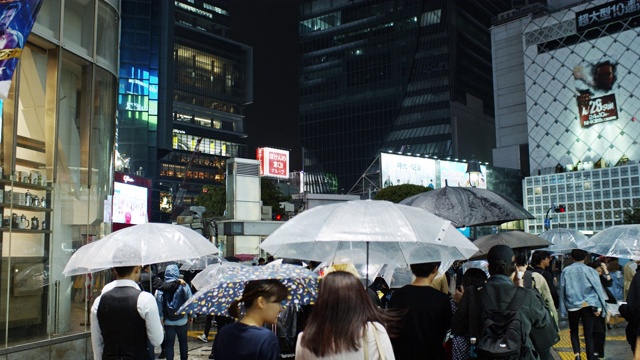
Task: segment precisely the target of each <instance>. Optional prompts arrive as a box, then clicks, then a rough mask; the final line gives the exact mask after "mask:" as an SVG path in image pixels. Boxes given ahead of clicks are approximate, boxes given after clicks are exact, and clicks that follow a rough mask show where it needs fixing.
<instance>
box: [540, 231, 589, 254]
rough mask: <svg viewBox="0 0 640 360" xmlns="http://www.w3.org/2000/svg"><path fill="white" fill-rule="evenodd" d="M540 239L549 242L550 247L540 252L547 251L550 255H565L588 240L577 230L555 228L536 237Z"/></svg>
mask: <svg viewBox="0 0 640 360" xmlns="http://www.w3.org/2000/svg"><path fill="white" fill-rule="evenodd" d="M538 236H540V237H541V238H543V239H545V240H547V241H549V242H551V246H549V247H548V248H544V249H541V250H547V251H550V252H552V253H558V254H559V253H567V252H570V251H571V250H573V249H578V248H579V245H578V244H579V243H582V242H585V241H586V240H588V239H589V238H588V237H587V236H586V235H584V234H583V233H581V232H580V231H578V230H573V229H563V228H555V229H550V230H547V231H545V232H543V233H542V234H540V235H538Z"/></svg>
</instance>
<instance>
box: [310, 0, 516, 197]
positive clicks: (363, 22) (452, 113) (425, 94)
mask: <svg viewBox="0 0 640 360" xmlns="http://www.w3.org/2000/svg"><path fill="white" fill-rule="evenodd" d="M510 6H511V5H510V2H509V1H444V0H439V1H420V0H415V1H414V0H407V1H383V0H377V1H346V0H345V1H333V2H327V1H319V0H318V1H311V0H310V1H303V2H302V3H301V5H300V14H301V18H300V51H301V60H300V63H301V65H300V66H301V72H300V110H299V111H300V127H301V143H302V146H303V148H304V154H303V157H304V170H305V172H306V173H307V175H308V177H309V179H310V181H311V182H313V183H314V187H313V188H310V189H309V190H311V191H313V192H340V193H341V192H347V191H349V189H350V188H351V187H352V186H353V185H354V183H356V182H357V181H358V179H359V178H360V176H361V175H362V174H363V173H365V171H367V169H368V168H369V166H370V165H371V164H372V163H374V162H375V160H376V158H377V157H378V155H379V154H380V152H391V153H396V154H397V153H400V154H412V155H418V154H419V155H421V156H424V155H428V156H431V157H438V158H445V159H446V158H450V159H455V158H459V159H470V158H471V157H472V156H473V155H475V156H476V158H478V159H479V160H482V161H488V160H489V159H490V156H491V149H492V148H493V147H494V146H495V145H494V143H495V131H494V123H493V90H492V89H493V84H492V75H491V49H490V36H489V30H488V29H489V26H490V25H491V19H492V18H493V17H494V16H496V15H497V14H499V13H501V12H504V11H506V10H508V9H509V8H510ZM371 170H373V171H375V168H372V169H371ZM314 177H315V180H311V179H312V178H314Z"/></svg>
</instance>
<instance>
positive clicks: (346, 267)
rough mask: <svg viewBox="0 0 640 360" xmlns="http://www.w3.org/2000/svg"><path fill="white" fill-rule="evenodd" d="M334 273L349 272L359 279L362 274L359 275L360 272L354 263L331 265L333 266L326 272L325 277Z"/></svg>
mask: <svg viewBox="0 0 640 360" xmlns="http://www.w3.org/2000/svg"><path fill="white" fill-rule="evenodd" d="M334 271H344V272H348V273H350V274H352V275H354V276H355V277H357V278H360V274H359V273H358V270H357V269H356V266H355V265H353V264H352V263H347V264H331V266H329V268H328V269H327V271H326V272H325V276H326V275H327V274H330V273H332V272H334Z"/></svg>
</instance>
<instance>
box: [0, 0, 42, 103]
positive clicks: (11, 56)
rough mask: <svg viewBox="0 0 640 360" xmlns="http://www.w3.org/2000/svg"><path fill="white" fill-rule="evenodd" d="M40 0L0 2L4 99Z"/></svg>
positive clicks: (0, 79) (0, 83) (0, 76)
mask: <svg viewBox="0 0 640 360" xmlns="http://www.w3.org/2000/svg"><path fill="white" fill-rule="evenodd" d="M41 3H42V2H41V0H15V1H2V2H0V98H2V99H6V98H7V96H8V94H9V88H10V87H11V79H12V78H13V71H14V70H15V69H16V65H17V64H18V60H19V59H20V55H22V49H24V44H25V43H26V41H27V38H28V37H29V34H30V33H31V29H32V28H33V24H34V23H35V22H36V16H37V15H38V10H40V5H41Z"/></svg>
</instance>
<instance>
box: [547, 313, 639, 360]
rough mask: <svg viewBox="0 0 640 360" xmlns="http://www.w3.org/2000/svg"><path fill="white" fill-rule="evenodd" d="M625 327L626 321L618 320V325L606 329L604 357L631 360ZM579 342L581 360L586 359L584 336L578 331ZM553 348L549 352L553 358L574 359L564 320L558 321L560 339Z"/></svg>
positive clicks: (566, 324) (631, 355) (615, 359)
mask: <svg viewBox="0 0 640 360" xmlns="http://www.w3.org/2000/svg"><path fill="white" fill-rule="evenodd" d="M626 327H627V322H626V321H622V320H621V321H620V322H618V327H617V328H613V329H611V330H607V338H606V342H605V345H604V353H605V354H604V355H605V359H611V360H632V359H633V354H632V353H631V347H630V346H629V343H627V338H626V337H625V333H624V331H625V328H626ZM580 344H581V347H582V353H581V357H582V360H586V359H587V356H586V354H585V353H584V346H585V345H584V337H583V336H582V332H581V333H580ZM553 349H554V350H555V352H554V351H552V352H551V354H552V355H553V357H554V358H555V359H561V360H574V356H573V350H571V339H570V337H569V324H568V322H566V321H561V322H560V341H559V342H558V343H557V344H556V345H555V346H554V347H553Z"/></svg>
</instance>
